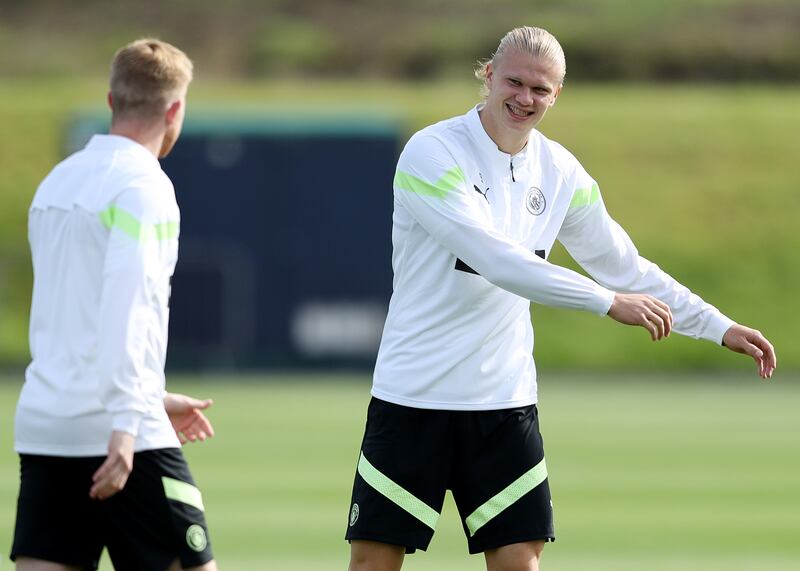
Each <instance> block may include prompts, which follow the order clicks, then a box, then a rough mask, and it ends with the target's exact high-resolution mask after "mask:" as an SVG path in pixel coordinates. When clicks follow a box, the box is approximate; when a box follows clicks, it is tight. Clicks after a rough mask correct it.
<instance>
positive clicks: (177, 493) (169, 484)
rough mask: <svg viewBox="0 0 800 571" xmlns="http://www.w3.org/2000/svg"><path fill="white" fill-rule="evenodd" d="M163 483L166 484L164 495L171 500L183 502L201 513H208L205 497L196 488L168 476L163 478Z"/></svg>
mask: <svg viewBox="0 0 800 571" xmlns="http://www.w3.org/2000/svg"><path fill="white" fill-rule="evenodd" d="M161 483H162V484H164V494H165V495H166V496H167V498H169V499H170V500H175V501H178V502H183V503H184V504H188V505H190V506H192V507H195V508H197V509H199V510H200V511H201V512H204V511H206V510H205V507H203V496H202V495H201V494H200V490H198V489H197V488H196V487H194V486H192V485H191V484H187V483H186V482H181V481H180V480H176V479H175V478H167V477H166V476H162V477H161Z"/></svg>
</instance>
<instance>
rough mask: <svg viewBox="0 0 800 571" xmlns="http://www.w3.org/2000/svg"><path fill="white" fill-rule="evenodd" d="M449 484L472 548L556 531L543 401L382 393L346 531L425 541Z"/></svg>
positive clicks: (419, 545)
mask: <svg viewBox="0 0 800 571" xmlns="http://www.w3.org/2000/svg"><path fill="white" fill-rule="evenodd" d="M448 489H449V490H452V492H453V499H454V500H455V503H456V505H457V506H458V511H459V514H460V515H461V522H462V525H463V527H464V533H465V534H466V536H467V543H468V545H469V552H470V553H480V552H483V551H486V550H487V549H493V548H495V547H501V546H503V545H510V544H512V543H520V542H523V541H532V540H544V541H553V540H554V539H555V535H554V532H553V509H552V502H551V500H550V488H549V485H548V482H547V468H546V466H545V462H544V448H543V445H542V437H541V434H539V419H538V413H537V410H536V406H535V405H531V406H526V407H519V408H511V409H503V410H489V411H449V410H427V409H419V408H410V407H406V406H400V405H396V404H392V403H388V402H385V401H382V400H379V399H376V398H373V399H372V401H371V402H370V404H369V410H368V412H367V427H366V431H365V434H364V442H363V443H362V446H361V455H360V458H359V461H358V469H357V471H356V477H355V483H354V485H353V498H352V501H351V503H350V514H349V521H348V527H347V533H346V535H345V538H346V539H347V540H350V541H352V540H354V539H363V540H371V541H379V542H382V543H389V544H393V545H402V546H405V547H406V551H407V552H408V553H413V552H414V551H415V550H416V549H422V550H425V549H427V547H428V545H429V544H430V541H431V538H432V537H433V530H434V528H435V526H436V521H437V519H438V517H439V514H440V512H441V510H442V504H443V502H444V495H445V491H446V490H448Z"/></svg>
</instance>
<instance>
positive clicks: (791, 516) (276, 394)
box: [0, 342, 800, 571]
mask: <svg viewBox="0 0 800 571" xmlns="http://www.w3.org/2000/svg"><path fill="white" fill-rule="evenodd" d="M642 343H644V342H642ZM2 381H3V382H0V552H2V553H3V558H4V559H5V558H6V557H7V549H8V547H9V545H10V538H11V533H12V528H13V517H14V505H15V497H16V488H17V461H16V457H15V455H14V454H13V452H12V451H11V450H12V429H13V410H14V403H15V401H16V393H17V391H18V389H19V385H20V382H21V379H20V378H19V377H15V378H7V379H2ZM798 381H800V378H799V377H797V376H796V375H781V374H778V375H777V376H776V378H774V379H773V380H772V381H770V382H763V381H760V380H759V379H758V378H757V377H756V376H755V375H752V376H746V377H745V376H741V375H739V376H703V375H699V374H698V375H689V376H652V375H641V376H640V375H634V374H627V375H625V376H623V377H615V376H609V375H603V376H599V377H591V376H574V375H563V374H548V373H546V372H545V373H543V374H541V375H540V385H541V395H540V399H541V400H540V413H541V419H542V431H543V434H544V438H545V443H546V447H547V464H548V468H549V472H550V478H551V486H552V489H553V495H554V504H555V508H556V528H557V535H558V541H557V542H556V543H555V544H553V545H550V546H548V547H547V549H546V551H545V559H544V569H547V570H548V571H581V570H587V571H606V570H608V571H610V570H614V571H643V570H644V571H660V570H664V571H666V570H670V571H671V570H674V569H680V570H682V571H718V570H719V571H721V570H723V569H724V570H725V571H744V570H752V571H764V570H767V571H789V570H796V569H798V564H799V562H800V541H798V536H800V479H798V473H800V415H798V414H797V410H796V409H797V401H798V397H800V387H799V386H798ZM170 386H171V388H172V390H175V391H183V392H188V393H190V394H195V395H197V396H211V397H213V398H214V399H215V400H216V402H215V405H214V407H213V408H212V410H211V412H210V416H211V418H212V420H213V422H214V424H215V427H216V429H217V432H218V435H217V436H216V437H215V438H214V439H212V440H211V441H209V442H207V443H204V444H201V445H189V446H187V447H186V449H185V450H186V452H187V455H188V457H189V459H190V463H191V466H192V469H193V472H194V475H195V477H196V479H197V480H198V482H199V485H200V486H201V487H202V490H203V493H204V499H205V503H206V508H207V515H208V518H209V522H210V525H211V534H212V535H211V538H212V541H213V544H214V549H215V553H216V556H217V559H218V561H219V563H220V568H221V569H222V570H223V571H256V570H258V571H261V570H270V571H272V570H274V571H312V570H313V571H319V570H328V569H330V570H334V569H345V568H346V564H347V559H348V547H347V545H346V543H345V542H344V541H343V539H342V536H343V533H344V529H345V525H346V520H347V515H348V507H349V506H348V503H349V494H350V486H351V484H352V477H353V473H354V470H355V461H356V458H357V453H358V445H359V442H360V438H361V433H362V430H363V424H364V414H365V409H366V404H367V401H368V398H369V397H368V390H369V380H368V378H367V377H366V376H363V375H340V376H318V377H309V376H285V375H284V376H278V375H267V376H263V377H203V378H188V377H174V378H173V379H172V380H171V381H170ZM10 568H11V565H10V564H9V563H8V561H0V569H10ZM483 568H484V567H483V560H482V557H480V556H469V555H467V554H466V542H465V540H464V538H463V536H462V533H461V529H460V524H459V522H458V520H457V518H456V511H455V506H454V505H453V504H452V502H451V501H450V500H449V497H448V502H447V503H446V505H445V509H444V514H443V516H442V518H441V520H440V522H439V526H438V529H437V532H436V535H435V536H434V540H433V543H432V545H431V547H430V549H429V551H428V552H427V553H418V554H415V555H412V556H409V557H408V558H407V559H406V566H405V569H409V570H412V571H414V570H416V571H422V570H429V571H433V570H436V571H449V570H452V571H469V570H480V569H483ZM101 569H102V570H103V571H108V570H109V569H110V566H109V565H108V563H107V562H106V563H104V565H103V566H102V567H101Z"/></svg>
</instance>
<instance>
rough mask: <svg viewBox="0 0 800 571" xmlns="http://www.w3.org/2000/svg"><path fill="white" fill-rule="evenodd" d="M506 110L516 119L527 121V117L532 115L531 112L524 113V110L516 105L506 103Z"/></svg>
mask: <svg viewBox="0 0 800 571" xmlns="http://www.w3.org/2000/svg"><path fill="white" fill-rule="evenodd" d="M506 108H507V109H508V111H509V113H511V115H512V116H513V117H516V118H518V119H527V118H528V117H530V116H531V115H533V111H525V110H524V109H521V108H519V107H517V106H516V105H511V104H510V103H506Z"/></svg>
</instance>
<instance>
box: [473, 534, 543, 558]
mask: <svg viewBox="0 0 800 571" xmlns="http://www.w3.org/2000/svg"><path fill="white" fill-rule="evenodd" d="M555 540H556V536H555V534H547V535H542V534H530V535H520V536H518V537H512V538H509V539H498V540H496V541H486V542H484V543H481V544H478V545H476V546H474V547H473V546H472V545H469V554H470V555H477V554H479V553H483V552H484V551H488V550H489V549H497V548H499V547H505V546H506V545H513V544H514V543H525V542H526V541H544V542H545V543H553V542H554V541H555Z"/></svg>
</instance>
